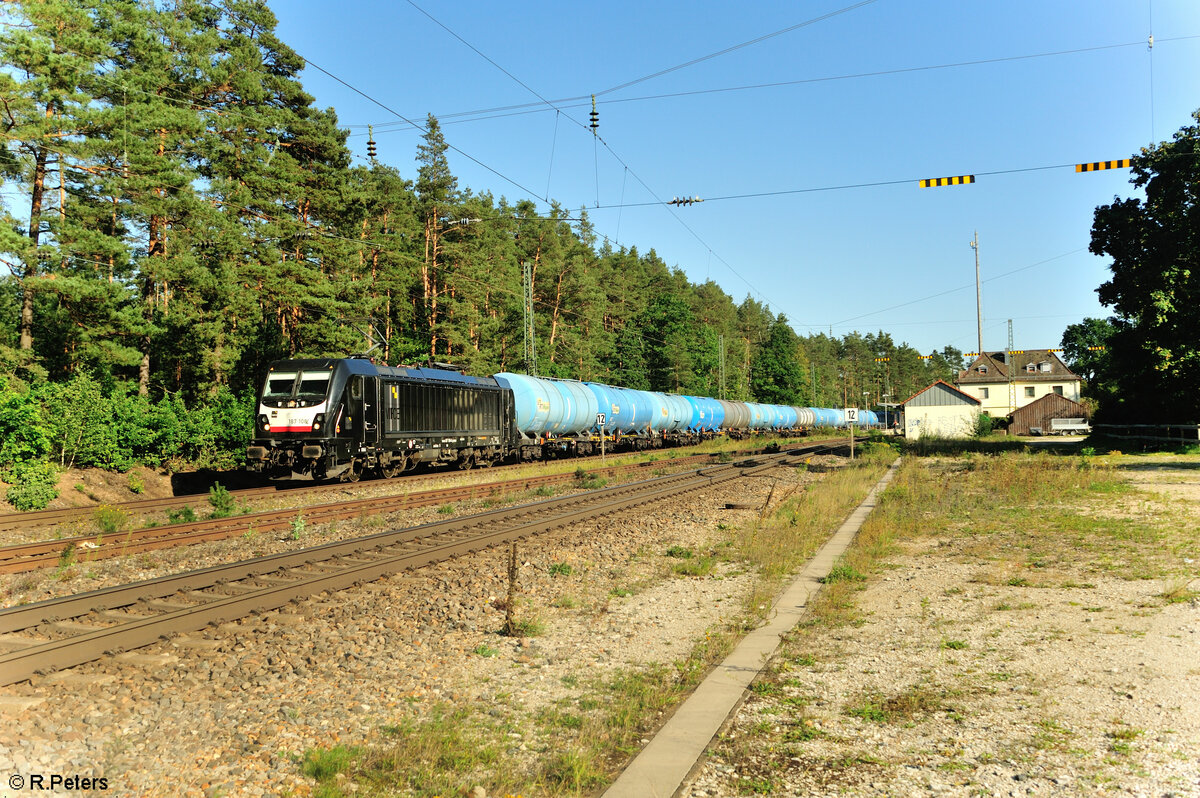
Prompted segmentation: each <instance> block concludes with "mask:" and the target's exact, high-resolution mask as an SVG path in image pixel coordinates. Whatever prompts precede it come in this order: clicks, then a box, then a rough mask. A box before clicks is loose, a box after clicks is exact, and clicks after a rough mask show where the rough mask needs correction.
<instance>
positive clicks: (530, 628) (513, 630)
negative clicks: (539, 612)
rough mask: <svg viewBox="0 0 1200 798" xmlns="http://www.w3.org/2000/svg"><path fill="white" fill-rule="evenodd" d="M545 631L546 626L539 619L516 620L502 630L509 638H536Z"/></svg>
mask: <svg viewBox="0 0 1200 798" xmlns="http://www.w3.org/2000/svg"><path fill="white" fill-rule="evenodd" d="M545 631H546V624H545V623H543V622H542V620H541V619H540V618H537V617H533V618H517V619H515V620H514V621H513V622H512V624H511V625H510V626H509V627H508V628H507V629H505V630H504V634H506V635H508V636H509V637H538V636H539V635H542V634H544V633H545Z"/></svg>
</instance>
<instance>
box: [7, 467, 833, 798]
mask: <svg viewBox="0 0 1200 798" xmlns="http://www.w3.org/2000/svg"><path fill="white" fill-rule="evenodd" d="M814 478H815V477H814V476H813V475H812V474H806V473H804V472H797V471H786V472H784V473H783V474H782V475H781V476H780V479H781V480H783V481H785V482H795V481H801V480H808V479H814ZM770 485H771V480H770V479H764V478H757V479H752V480H743V481H741V482H740V483H739V484H736V485H727V486H723V487H719V488H718V489H716V490H714V491H711V492H709V493H707V494H703V495H698V496H692V497H689V498H686V499H683V498H680V499H671V500H667V501H663V502H659V503H657V504H655V505H652V506H650V507H648V508H643V509H641V510H638V511H636V512H628V513H622V514H620V515H616V516H612V517H610V518H606V519H602V520H600V521H598V522H593V523H591V524H588V525H577V526H575V527H572V528H569V529H565V530H562V531H560V532H558V533H555V534H553V535H549V536H543V537H540V538H538V539H537V540H536V541H530V542H527V543H526V544H523V545H522V546H521V548H520V550H519V551H520V557H521V561H522V564H521V569H520V579H519V585H520V594H519V595H520V599H521V601H522V612H524V613H529V614H531V615H537V616H538V617H539V618H540V620H541V621H542V622H543V623H544V625H545V632H544V633H543V634H541V635H539V636H538V637H536V638H526V639H513V638H508V637H502V636H500V635H498V634H497V630H499V629H500V627H501V625H502V622H503V613H502V612H500V611H499V610H498V609H496V607H495V606H494V605H495V602H496V600H497V599H498V598H501V597H503V596H504V595H505V593H506V584H507V581H506V569H507V551H490V552H483V553H480V554H477V555H473V556H470V557H465V558H462V559H459V560H457V561H454V562H450V563H446V564H442V565H439V566H436V567H432V568H428V569H423V570H421V571H420V572H418V573H416V574H409V575H402V576H397V577H393V578H390V579H385V580H381V581H379V582H375V583H372V584H370V585H366V586H364V587H361V588H358V589H354V590H349V591H344V592H340V593H337V594H334V595H325V596H321V597H317V598H313V599H310V600H306V601H303V602H300V603H298V604H295V605H292V606H290V607H288V608H285V610H284V611H279V612H270V613H266V614H264V615H263V616H261V617H259V618H251V619H247V620H244V621H240V622H235V623H229V624H225V625H223V626H221V627H219V628H215V629H206V630H204V631H202V632H197V633H194V634H190V635H186V636H182V637H179V638H176V639H174V640H172V641H169V642H165V643H162V644H159V645H155V646H151V647H148V648H144V649H140V650H138V651H136V652H131V653H128V654H124V655H121V656H120V657H118V658H117V659H108V660H102V661H100V662H96V663H91V664H87V665H83V666H80V667H77V668H74V669H72V670H69V671H64V672H62V673H60V674H55V675H52V676H49V677H38V678H36V679H35V680H34V681H33V682H25V683H22V684H18V685H13V686H10V687H6V688H0V717H3V718H4V723H3V724H2V728H0V784H3V783H4V782H5V781H6V780H7V777H8V775H9V774H20V775H23V776H26V777H28V775H30V774H35V773H43V774H51V773H59V774H64V775H79V776H102V777H104V778H107V779H108V780H109V791H108V792H106V793H98V794H110V795H203V796H215V795H237V796H241V795H248V796H266V795H279V794H292V795H306V794H309V793H310V792H311V790H312V789H313V784H312V782H311V781H310V780H308V779H306V778H304V777H303V776H302V775H301V774H300V767H299V764H298V759H299V757H300V756H301V755H302V754H303V752H304V751H305V750H307V749H309V748H311V747H315V746H329V745H333V744H336V743H338V742H343V743H347V744H362V743H364V742H367V743H369V742H372V741H374V740H377V739H378V736H379V730H380V728H381V727H382V726H384V725H385V724H387V723H389V722H392V721H394V720H395V719H396V718H397V717H399V716H402V715H408V714H412V713H413V712H418V713H419V712H420V711H421V708H422V707H424V706H429V705H431V704H432V703H435V702H451V703H453V702H467V703H472V702H475V701H481V700H482V701H496V700H498V698H499V697H503V699H504V701H506V702H507V704H508V705H510V706H513V707H516V708H517V709H520V710H525V711H531V712H532V711H536V709H537V708H538V707H541V706H545V705H547V704H548V703H550V702H552V701H554V700H555V699H556V698H558V697H561V696H562V695H563V694H564V692H565V691H569V689H570V688H568V687H566V684H567V683H569V682H572V681H573V679H572V678H567V677H575V678H591V677H594V676H596V675H598V674H602V673H604V672H608V671H612V670H614V669H618V668H621V667H624V666H626V665H629V664H637V663H647V662H670V661H672V660H673V659H674V658H677V657H680V656H683V655H686V653H687V652H688V651H689V650H690V649H691V647H692V645H693V643H694V642H695V640H697V639H702V638H703V636H704V633H705V630H706V629H708V628H710V627H712V626H714V625H716V624H720V623H722V621H723V620H724V619H728V618H731V617H733V616H734V615H736V614H738V612H739V611H740V609H741V605H740V602H739V599H740V598H741V597H742V596H744V595H745V594H746V593H747V592H748V590H749V588H750V585H751V583H752V581H753V578H752V576H750V575H748V574H745V573H739V572H738V571H737V570H736V569H734V568H732V567H722V568H719V569H718V570H717V571H716V572H715V573H714V574H713V575H712V576H710V577H707V578H700V579H696V578H678V577H676V578H671V577H669V576H668V573H669V566H670V562H669V561H668V560H667V558H665V557H664V556H663V552H665V550H666V549H667V548H669V547H670V546H672V545H681V546H692V547H700V546H703V545H705V544H706V543H709V542H711V541H712V540H713V539H714V537H715V536H716V535H717V534H718V533H717V532H716V530H717V527H718V524H739V523H742V522H744V521H745V520H746V519H747V518H749V517H750V516H751V515H752V513H751V512H748V511H745V510H736V511H735V510H724V509H723V507H724V504H725V503H726V502H747V503H752V504H753V503H761V502H762V501H763V500H764V498H765V496H766V494H767V491H768V489H769V487H770ZM444 517H445V516H444V515H442V514H439V513H437V512H436V510H432V509H431V510H429V511H422V512H419V513H409V514H406V515H405V519H404V522H405V523H406V524H411V523H420V522H422V521H423V520H427V519H429V518H444ZM362 531H364V530H362V529H355V528H354V526H353V525H349V524H343V525H338V526H336V527H331V528H328V529H313V530H310V531H309V532H308V533H306V534H307V535H308V537H306V538H305V540H304V543H306V544H316V543H321V542H325V541H326V540H329V539H334V538H337V537H344V536H346V535H349V534H361V533H362ZM366 531H375V530H366ZM289 545H291V546H295V545H296V544H295V543H294V542H291V541H287V540H277V539H273V538H272V539H263V538H261V537H260V538H258V539H251V540H233V541H222V542H218V543H213V544H204V545H202V546H194V547H189V548H187V549H181V550H175V551H172V552H169V553H166V554H163V555H158V556H157V558H156V557H155V556H154V555H151V557H150V558H149V559H148V560H145V561H144V560H143V559H142V558H141V557H139V558H135V559H134V560H132V561H106V562H100V563H96V564H94V565H91V566H88V567H87V568H86V570H82V569H81V571H80V573H79V574H77V575H76V576H74V577H72V578H67V579H62V578H55V577H54V576H52V575H41V576H40V577H37V578H31V577H24V578H25V579H26V580H31V579H32V581H33V583H32V584H23V583H21V582H20V579H21V577H20V576H19V575H18V576H17V577H9V578H8V579H7V580H6V581H4V582H0V586H2V589H4V590H6V591H7V592H8V595H9V597H10V598H9V600H8V601H7V602H6V603H13V601H12V598H13V597H14V596H15V597H20V598H22V599H25V600H32V599H41V598H45V597H48V596H49V595H54V594H57V593H59V592H68V593H69V592H78V591H79V590H81V589H94V588H96V587H101V586H103V585H105V584H110V583H115V582H117V581H131V580H134V579H141V578H146V577H148V576H151V575H154V574H156V573H160V572H164V571H175V570H182V569H185V568H197V567H203V566H204V565H209V564H213V563H214V562H216V561H220V560H228V559H234V558H242V557H246V556H251V555H256V554H260V553H268V552H271V551H275V550H278V549H279V548H281V547H287V546H289ZM557 564H566V565H569V566H571V568H570V573H569V574H562V573H559V574H558V575H554V574H552V573H551V566H554V565H557ZM557 570H559V571H560V572H561V571H563V570H565V569H563V568H561V567H560V568H559V569H557ZM60 577H61V575H60ZM614 593H616V594H618V595H617V596H614V595H613V594H614ZM481 647H482V649H481ZM480 650H484V651H485V652H486V654H487V655H484V656H481V655H480V654H478V653H475V652H478V651H480ZM531 742H532V741H531ZM515 745H516V746H517V747H518V748H520V749H524V748H525V746H524V742H523V741H520V740H518V741H516V742H515ZM531 755H532V754H531ZM2 792H3V787H0V793H2Z"/></svg>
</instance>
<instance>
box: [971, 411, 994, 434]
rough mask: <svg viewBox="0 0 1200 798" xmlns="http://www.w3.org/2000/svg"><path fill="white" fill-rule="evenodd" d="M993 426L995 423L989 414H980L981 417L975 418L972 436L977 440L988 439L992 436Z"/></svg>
mask: <svg viewBox="0 0 1200 798" xmlns="http://www.w3.org/2000/svg"><path fill="white" fill-rule="evenodd" d="M993 426H994V422H993V419H992V417H991V416H989V415H988V414H987V413H980V414H979V415H977V416H975V429H973V430H972V431H971V434H972V435H974V436H975V437H976V438H986V437H987V436H989V435H991V434H992V427H993Z"/></svg>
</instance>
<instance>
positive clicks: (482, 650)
mask: <svg viewBox="0 0 1200 798" xmlns="http://www.w3.org/2000/svg"><path fill="white" fill-rule="evenodd" d="M474 653H475V654H478V655H479V656H481V657H494V656H496V655H497V654H499V653H500V651H499V649H495V648H492V647H491V646H489V645H488V644H487V643H480V644H479V645H477V646H475V651H474Z"/></svg>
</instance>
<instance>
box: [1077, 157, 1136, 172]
mask: <svg viewBox="0 0 1200 798" xmlns="http://www.w3.org/2000/svg"><path fill="white" fill-rule="evenodd" d="M1131 163H1133V159H1131V158H1122V159H1121V160H1119V161H1096V162H1095V163H1077V164H1075V171H1076V172H1099V171H1100V170H1101V169H1128V168H1129V165H1130V164H1131Z"/></svg>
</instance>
